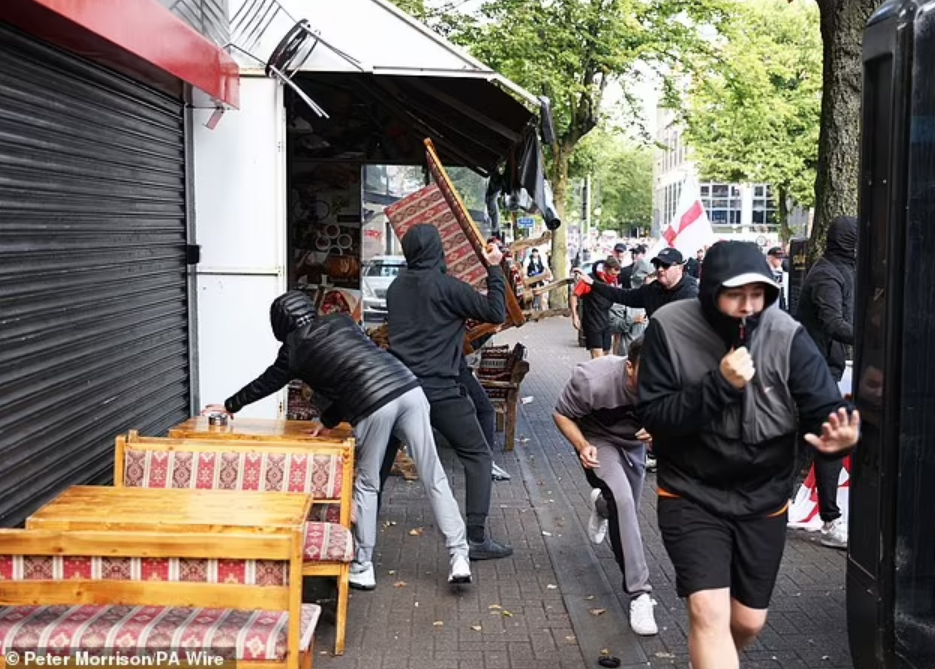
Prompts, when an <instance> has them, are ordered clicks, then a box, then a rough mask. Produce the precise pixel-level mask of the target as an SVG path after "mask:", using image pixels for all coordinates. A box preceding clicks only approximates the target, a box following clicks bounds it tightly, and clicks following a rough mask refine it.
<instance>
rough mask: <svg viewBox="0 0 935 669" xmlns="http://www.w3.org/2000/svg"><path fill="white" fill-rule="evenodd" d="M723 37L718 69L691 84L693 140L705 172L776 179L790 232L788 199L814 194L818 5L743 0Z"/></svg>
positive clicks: (688, 112) (807, 200)
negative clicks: (745, 1) (747, 0)
mask: <svg viewBox="0 0 935 669" xmlns="http://www.w3.org/2000/svg"><path fill="white" fill-rule="evenodd" d="M724 38H725V43H724V46H723V49H722V51H721V59H720V62H719V64H718V66H717V68H716V70H715V71H714V72H712V73H709V74H708V75H707V76H703V77H701V76H699V77H695V78H694V79H693V81H692V83H691V85H690V88H689V92H688V96H687V100H686V102H687V104H686V109H685V117H684V120H685V124H686V140H687V142H688V143H689V144H690V145H691V146H692V148H693V150H694V157H695V158H696V159H697V161H698V163H699V168H700V172H701V173H702V174H703V175H704V176H705V178H707V179H712V180H717V181H728V182H736V181H747V182H756V183H769V184H772V185H773V186H774V188H776V189H777V191H778V193H777V194H778V199H779V211H780V221H779V222H780V225H781V230H782V235H783V237H784V238H788V237H789V236H790V231H789V228H788V210H787V207H786V204H787V199H788V200H791V201H792V202H794V203H795V204H798V205H800V206H803V207H811V206H812V205H813V204H814V199H815V198H814V196H815V169H816V166H817V162H818V135H819V128H820V122H821V90H822V60H821V58H822V56H821V53H822V51H821V30H820V27H819V14H818V8H817V7H816V6H815V5H813V4H811V3H804V2H799V3H795V4H789V3H788V2H787V1H786V0H756V1H755V2H747V3H738V5H737V10H736V13H735V14H734V16H733V17H732V19H731V21H730V23H729V24H728V25H727V26H724Z"/></svg>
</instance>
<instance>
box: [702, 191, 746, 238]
mask: <svg viewBox="0 0 935 669" xmlns="http://www.w3.org/2000/svg"><path fill="white" fill-rule="evenodd" d="M701 203H702V204H703V205H704V208H705V211H707V213H708V220H710V221H711V225H712V226H714V227H717V226H728V225H732V226H735V225H739V224H740V216H741V214H740V212H741V209H742V207H743V202H742V200H741V198H740V186H738V185H736V184H719V183H707V184H701Z"/></svg>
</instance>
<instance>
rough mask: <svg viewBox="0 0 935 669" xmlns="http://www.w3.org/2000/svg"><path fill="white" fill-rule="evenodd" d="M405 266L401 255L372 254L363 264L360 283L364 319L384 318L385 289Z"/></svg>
mask: <svg viewBox="0 0 935 669" xmlns="http://www.w3.org/2000/svg"><path fill="white" fill-rule="evenodd" d="M405 266H406V258H405V257H403V256H374V257H373V258H371V259H370V261H369V262H368V263H367V264H366V265H365V266H364V271H363V276H362V277H361V281H360V285H361V291H362V293H363V298H364V320H367V321H382V320H383V319H384V318H386V290H387V288H389V287H390V284H391V283H393V279H395V278H396V276H397V275H398V274H399V270H401V269H402V268H403V267H405Z"/></svg>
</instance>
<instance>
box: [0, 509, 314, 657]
mask: <svg viewBox="0 0 935 669" xmlns="http://www.w3.org/2000/svg"><path fill="white" fill-rule="evenodd" d="M301 534H302V528H301V525H297V526H296V528H295V531H294V532H292V533H291V536H290V535H289V534H279V535H258V534H252V535H251V534H223V533H204V534H203V533H191V534H167V533H155V532H113V531H100V530H94V531H84V530H80V531H79V530H75V531H48V530H31V529H29V530H20V529H0V667H4V666H5V665H6V664H7V661H6V655H5V654H4V653H6V654H10V653H12V652H14V651H15V652H16V653H19V658H23V657H24V656H23V654H24V653H25V652H27V651H31V652H37V653H38V654H39V655H41V656H46V655H69V654H75V653H76V652H81V653H85V652H86V653H87V654H88V655H89V656H92V657H93V656H104V655H117V654H119V655H126V656H148V657H149V658H151V659H152V658H154V657H155V658H159V657H162V658H163V661H164V662H165V663H166V664H169V663H170V661H169V659H168V657H169V656H167V655H157V653H162V654H168V653H172V654H174V656H175V657H177V658H180V659H181V664H182V666H188V665H187V664H186V658H187V657H188V656H187V655H186V652H188V653H192V655H197V654H198V653H199V652H201V653H202V655H201V657H212V658H215V657H221V658H224V660H225V664H226V666H232V665H233V664H234V663H236V665H237V666H243V667H251V666H252V667H257V669H260V668H262V669H269V668H272V667H282V668H283V669H300V667H302V668H303V669H310V668H311V666H312V639H313V635H314V631H315V625H316V623H317V621H318V617H319V614H320V612H321V609H320V607H318V606H317V605H315V604H302V590H301V580H302V546H303V538H302V536H301ZM293 584H297V585H298V587H292V585H293ZM19 658H18V659H19ZM11 659H12V658H11ZM13 664H14V662H10V663H9V665H10V666H11V667H12V666H13Z"/></svg>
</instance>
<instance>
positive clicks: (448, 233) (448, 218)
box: [386, 185, 487, 290]
mask: <svg viewBox="0 0 935 669" xmlns="http://www.w3.org/2000/svg"><path fill="white" fill-rule="evenodd" d="M386 217H387V219H389V221H390V225H392V226H393V231H394V232H395V233H396V236H397V237H399V238H400V239H402V238H403V236H405V234H406V232H408V231H409V228H411V227H412V226H414V225H418V224H420V223H427V224H429V225H434V226H435V227H436V228H438V232H439V233H440V234H441V237H442V245H443V246H444V248H445V264H446V265H447V266H448V274H450V275H451V276H453V277H455V278H456V279H461V280H462V281H464V282H466V283H468V284H470V285H472V286H474V287H475V288H478V289H480V290H486V289H487V283H486V279H487V268H486V266H485V265H484V263H483V261H481V259H480V258H478V257H477V252H476V251H475V250H474V247H473V246H472V245H471V242H470V241H469V240H468V238H467V235H465V234H464V230H463V228H462V227H461V224H460V223H458V218H457V216H456V215H455V213H454V211H452V209H451V207H450V206H449V205H448V202H447V201H446V200H445V196H444V194H443V193H442V191H441V190H440V189H439V187H438V186H434V185H433V186H426V187H425V188H421V189H419V190H417V191H416V192H415V193H413V194H412V195H409V196H407V197H404V198H403V199H402V200H400V201H399V202H396V203H394V204H391V205H390V206H388V207H387V208H386Z"/></svg>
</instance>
